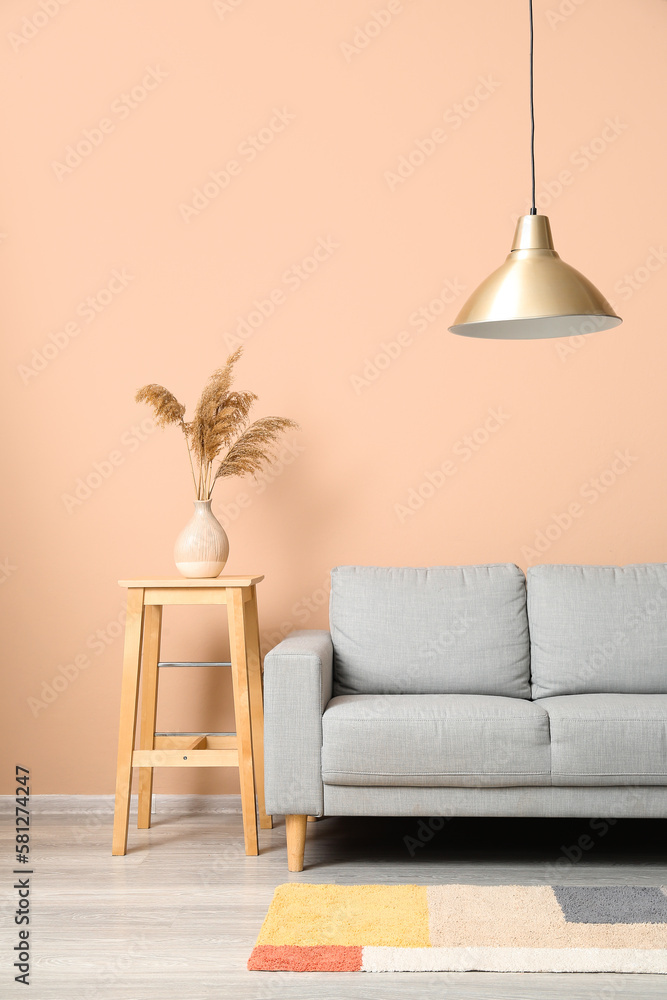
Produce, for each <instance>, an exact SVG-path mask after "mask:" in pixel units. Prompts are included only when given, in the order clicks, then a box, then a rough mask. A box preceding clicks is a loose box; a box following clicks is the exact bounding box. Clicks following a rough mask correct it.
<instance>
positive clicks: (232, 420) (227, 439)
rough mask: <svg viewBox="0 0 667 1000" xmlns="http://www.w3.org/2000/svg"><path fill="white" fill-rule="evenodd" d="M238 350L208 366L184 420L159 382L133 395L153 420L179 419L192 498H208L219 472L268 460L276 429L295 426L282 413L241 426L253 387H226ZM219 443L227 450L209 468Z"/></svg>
mask: <svg viewBox="0 0 667 1000" xmlns="http://www.w3.org/2000/svg"><path fill="white" fill-rule="evenodd" d="M242 352H243V348H241V347H239V348H238V349H237V350H236V351H234V353H233V354H230V356H229V357H228V358H227V361H226V363H225V364H224V365H223V367H222V368H218V369H216V371H214V372H213V374H212V375H211V377H210V378H209V380H208V382H207V383H206V385H205V386H204V390H203V392H202V394H201V396H200V397H199V402H198V403H197V406H196V408H195V414H194V417H193V419H192V421H190V422H189V423H186V422H185V420H184V417H185V407H184V406H183V405H182V403H179V402H178V400H177V399H176V397H175V396H174V395H173V393H171V392H169V390H168V389H165V387H164V386H163V385H156V384H155V383H152V384H151V385H145V386H143V388H141V389H139V391H138V392H137V394H136V396H135V400H136V402H137V403H148V405H149V406H151V407H152V408H153V412H154V413H155V419H156V422H157V424H158V426H160V427H166V426H167V424H179V425H180V427H181V430H182V431H183V434H184V435H185V442H186V444H187V448H188V455H189V457H190V468H191V470H192V480H193V482H194V486H195V493H196V496H197V499H198V500H210V498H211V493H212V492H213V486H214V484H215V482H216V480H218V479H220V478H226V477H227V476H247V475H255V474H256V473H257V472H259V470H260V469H261V468H262V466H263V465H264V464H265V463H266V462H268V461H270V460H271V458H272V456H273V453H274V450H275V446H276V444H277V440H278V437H279V436H280V434H282V433H283V431H286V430H288V429H289V428H294V429H296V428H297V427H298V424H296V423H295V422H294V421H293V420H288V419H287V418H286V417H262V418H261V419H260V420H256V421H255V422H254V423H253V424H251V425H250V427H248V428H247V429H246V430H244V428H245V427H246V424H247V422H248V416H249V413H250V409H251V407H252V405H253V403H254V402H255V400H256V399H257V396H256V395H255V393H254V392H247V391H241V392H236V391H232V383H233V380H234V365H235V364H236V362H237V361H238V360H239V358H240V357H241V354H242ZM224 449H227V453H226V455H225V456H224V458H223V459H222V460H221V461H220V463H219V465H218V468H217V470H216V471H215V473H214V472H213V464H214V462H215V461H216V460H217V459H218V458H219V456H220V453H221V452H222V451H223V450H224Z"/></svg>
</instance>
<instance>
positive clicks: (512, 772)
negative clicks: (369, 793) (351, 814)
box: [322, 694, 551, 788]
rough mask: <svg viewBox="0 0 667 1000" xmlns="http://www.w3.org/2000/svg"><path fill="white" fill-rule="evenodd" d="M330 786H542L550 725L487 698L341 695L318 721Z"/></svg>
mask: <svg viewBox="0 0 667 1000" xmlns="http://www.w3.org/2000/svg"><path fill="white" fill-rule="evenodd" d="M322 730H323V746H322V779H323V781H324V783H325V784H332V785H402V786H405V785H419V786H428V785H432V786H438V785H440V786H447V785H450V786H465V787H475V788H482V787H503V786H511V785H549V784H550V783H551V781H550V758H549V719H548V716H547V713H546V712H545V711H544V709H543V708H541V707H540V706H539V705H535V704H534V703H533V702H530V701H524V700H522V699H519V698H501V697H494V696H492V695H467V694H460V695H457V694H452V695H448V694H440V695H342V696H340V697H336V698H332V699H331V701H330V702H329V704H328V706H327V709H326V711H325V712H324V716H323V718H322Z"/></svg>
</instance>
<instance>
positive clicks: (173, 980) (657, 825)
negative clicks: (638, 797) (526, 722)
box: [0, 806, 667, 1000]
mask: <svg viewBox="0 0 667 1000" xmlns="http://www.w3.org/2000/svg"><path fill="white" fill-rule="evenodd" d="M183 808H184V807H183ZM183 808H181V807H178V806H177V807H176V808H173V807H171V808H170V809H168V810H167V811H166V812H165V813H161V812H160V811H158V814H157V815H156V817H155V819H154V827H153V829H152V830H150V831H138V830H136V828H131V829H130V847H129V852H128V854H127V856H126V857H116V858H112V857H111V815H110V814H109V813H108V812H107V813H105V814H102V815H100V814H86V815H74V814H72V815H67V814H59V815H36V816H35V817H34V827H33V834H32V840H33V865H34V870H35V874H34V876H33V880H34V895H33V899H32V905H33V919H32V922H31V931H32V933H31V944H32V949H31V950H32V951H33V955H34V960H33V962H34V964H33V969H32V990H31V994H30V995H31V996H33V997H35V998H38V1000H51V998H56V997H57V998H63V1000H65V998H67V1000H84V998H85V1000H97V998H98V997H99V998H102V997H104V998H105V1000H206V998H209V997H211V998H213V997H214V998H216V1000H228V998H229V1000H237V998H238V1000H241V998H253V1000H271V998H275V1000H291V998H301V997H303V998H306V997H307V998H309V1000H312V998H315V997H317V998H319V1000H327V998H334V997H335V998H337V1000H338V998H344V1000H348V998H349V1000H354V998H362V997H363V998H364V1000H369V998H378V1000H393V998H398V997H415V998H419V1000H425V998H431V997H434V998H435V997H438V998H442V997H447V998H448V1000H454V998H457V1000H458V998H470V1000H473V998H475V1000H482V998H484V1000H487V998H488V1000H503V998H517V1000H518V998H529V997H530V998H537V997H539V998H540V1000H549V998H552V997H568V998H589V997H590V998H592V997H596V998H598V1000H609V998H614V997H618V998H619V1000H620V998H623V1000H625V998H633V997H636V998H639V997H641V998H642V1000H650V998H656V1000H657V998H658V997H660V998H663V1000H664V997H665V996H666V995H667V983H666V982H665V979H664V977H660V976H646V975H645V976H642V975H636V976H612V975H542V974H540V975H536V974H532V975H531V974H528V975H523V976H519V975H514V974H500V975H499V974H491V973H464V974H460V973H459V974H450V973H440V974H430V973H429V974H406V973H402V974H401V973H399V974H394V973H392V974H380V975H372V974H368V973H344V974H332V973H329V974H326V973H324V974H322V973H319V974H317V973H314V974H311V973H308V974H304V973H301V974H299V973H290V974H286V973H282V974H279V973H249V972H247V971H246V961H247V959H248V955H249V954H250V951H251V949H252V946H253V943H254V941H255V938H256V936H257V932H258V931H259V928H260V925H261V923H262V920H263V918H264V915H265V913H266V910H267V907H268V905H269V902H270V900H271V896H272V893H273V890H274V888H275V886H276V885H279V884H280V883H282V882H287V881H299V882H301V881H304V882H339V883H341V884H354V883H364V882H386V883H407V882H419V883H427V884H428V883H431V884H432V883H438V882H441V883H442V882H473V883H478V884H498V883H521V884H525V885H540V884H553V883H561V884H577V885H598V884H603V883H607V884H614V885H626V884H640V885H667V854H666V844H665V834H666V833H667V821H662V820H653V821H639V820H632V821H630V820H625V821H620V822H618V823H617V824H616V825H615V826H612V827H611V828H610V829H609V830H608V832H607V833H606V834H605V835H604V836H599V835H594V839H595V843H594V846H593V847H592V848H591V849H590V850H589V851H587V852H586V853H585V854H584V855H583V858H582V860H581V861H579V862H578V863H571V862H570V861H568V860H567V858H565V857H564V852H563V850H562V848H563V847H565V848H567V849H568V850H569V851H570V853H571V854H574V856H575V857H576V851H574V852H572V851H571V850H570V849H571V848H572V845H575V844H576V841H577V840H578V838H579V837H580V836H581V835H582V834H584V833H590V829H589V826H588V821H585V820H523V821H515V820H493V819H475V820H463V819H455V820H450V821H449V822H447V823H446V824H445V826H444V828H443V829H442V830H441V831H439V832H437V833H435V834H434V835H433V837H432V839H431V840H430V841H428V842H427V843H425V844H424V846H423V847H420V848H414V845H413V850H414V851H415V856H414V857H411V856H410V853H409V851H408V849H407V847H406V843H405V842H404V838H405V837H408V838H415V840H417V839H418V834H419V829H418V821H417V820H416V819H405V818H403V819H393V820H384V819H367V820H361V819H355V820H352V819H335V818H332V819H325V820H322V821H320V822H318V823H309V824H308V839H307V843H306V869H305V871H304V872H302V873H300V874H298V875H289V874H288V872H287V866H286V857H285V843H284V836H285V827H284V823H283V820H282V819H281V818H279V819H278V820H277V824H276V827H275V829H273V830H266V831H261V839H260V844H261V853H260V856H259V857H254V858H252V857H251V858H247V857H246V856H245V855H244V853H243V849H242V844H243V835H242V826H241V816H240V815H238V814H233V813H232V814H229V813H228V814H217V815H216V814H214V815H211V814H202V815H197V814H193V813H192V812H189V813H188V812H183ZM159 809H160V807H159V806H158V810H159ZM2 827H3V829H2V839H3V841H4V842H3V845H2V846H3V857H5V858H7V857H11V855H9V853H8V852H9V849H10V847H9V845H8V844H7V843H6V841H7V840H8V839H9V838H10V836H11V834H12V833H13V831H12V830H11V829H10V828H9V824H8V823H6V822H3V825H2ZM423 831H424V828H423V827H422V832H423ZM408 843H410V841H408ZM559 859H561V860H560V861H559ZM554 865H555V866H556V867H554ZM8 884H9V883H7V882H6V881H5V885H4V886H3V889H5V888H6V887H7V885H8ZM3 899H4V902H3V915H7V914H8V913H11V912H12V908H11V904H12V903H13V902H14V900H13V899H12V897H11V893H10V894H9V895H7V894H6V893H5V894H4V896H3ZM3 924H4V928H5V931H6V930H7V928H8V926H10V927H11V918H10V920H3ZM11 934H12V932H11V931H10V934H9V937H11ZM7 939H8V935H7V934H6V933H4V932H3V945H2V951H3V954H2V955H1V956H0V960H1V961H2V963H3V967H4V969H5V970H7V965H8V963H7V961H6V960H7V956H8V954H11V946H12V945H13V944H14V943H16V942H14V941H9V942H8V940H7ZM2 979H3V985H2V988H1V989H0V994H1V995H2V996H3V997H8V996H12V997H13V996H23V995H24V994H23V992H22V990H23V987H22V986H20V985H18V984H14V983H12V982H11V980H12V974H11V973H8V972H7V971H4V972H3V973H2ZM8 980H9V983H10V987H9V990H7V985H6V984H7V981H8Z"/></svg>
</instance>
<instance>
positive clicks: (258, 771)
mask: <svg viewBox="0 0 667 1000" xmlns="http://www.w3.org/2000/svg"><path fill="white" fill-rule="evenodd" d="M251 589H252V597H251V598H250V600H249V601H248V602H247V603H246V606H245V615H246V647H247V650H248V684H249V688H250V719H251V723H252V725H251V728H252V759H253V764H254V767H255V791H256V792H257V812H258V813H259V826H260V829H261V830H271V829H273V819H272V818H271V816H267V815H266V808H265V806H264V705H263V699H262V655H261V652H260V648H259V622H258V619H257V589H256V587H252V588H251Z"/></svg>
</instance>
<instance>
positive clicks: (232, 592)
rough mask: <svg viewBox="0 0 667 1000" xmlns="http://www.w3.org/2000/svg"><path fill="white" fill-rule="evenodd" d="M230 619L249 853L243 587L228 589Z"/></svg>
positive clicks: (252, 839)
mask: <svg viewBox="0 0 667 1000" xmlns="http://www.w3.org/2000/svg"><path fill="white" fill-rule="evenodd" d="M227 619H228V622H229V651H230V657H229V658H230V660H231V663H232V684H233V688H234V715H235V717H236V742H237V746H238V754H239V779H240V782H241V808H242V810H243V838H244V840H245V852H246V854H258V853H259V849H258V845H257V816H256V813H255V779H254V772H253V763H252V733H251V728H250V699H249V694H248V662H247V654H246V643H245V637H246V629H245V625H246V622H245V610H244V603H243V589H242V588H241V587H230V588H229V590H228V591H227Z"/></svg>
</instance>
